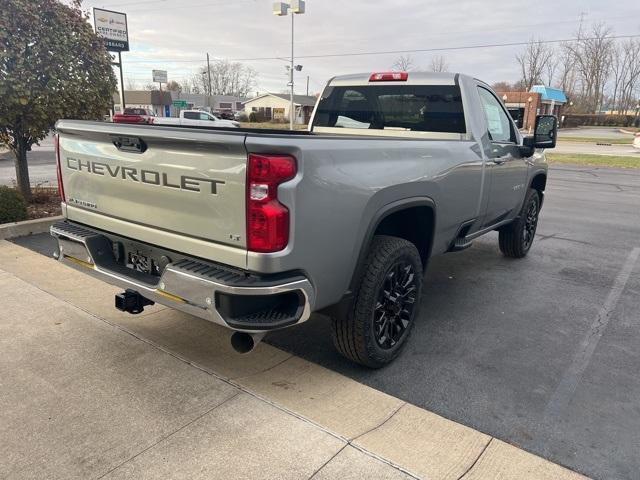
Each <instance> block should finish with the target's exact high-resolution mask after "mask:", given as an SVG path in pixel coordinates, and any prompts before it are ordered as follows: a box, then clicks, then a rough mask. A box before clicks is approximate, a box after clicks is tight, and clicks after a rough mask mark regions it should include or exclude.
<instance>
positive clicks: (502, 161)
mask: <svg viewBox="0 0 640 480" xmlns="http://www.w3.org/2000/svg"><path fill="white" fill-rule="evenodd" d="M491 161H492V162H493V163H495V164H496V165H502V164H503V163H505V162H506V161H507V159H506V158H504V157H500V158H492V159H491Z"/></svg>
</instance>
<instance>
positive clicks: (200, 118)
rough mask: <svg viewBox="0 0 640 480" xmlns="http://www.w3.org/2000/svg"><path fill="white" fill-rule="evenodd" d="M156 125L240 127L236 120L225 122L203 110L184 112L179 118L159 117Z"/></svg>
mask: <svg viewBox="0 0 640 480" xmlns="http://www.w3.org/2000/svg"><path fill="white" fill-rule="evenodd" d="M154 123H155V124H156V125H180V126H183V127H226V128H237V127H239V126H240V124H239V123H238V122H236V121H235V120H224V119H222V118H218V117H216V116H215V115H213V114H211V113H209V112H203V111H201V110H182V111H181V112H180V115H179V116H178V117H177V118H173V117H157V118H156V119H155V122H154Z"/></svg>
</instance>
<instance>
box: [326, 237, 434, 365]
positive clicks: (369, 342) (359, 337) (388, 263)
mask: <svg viewBox="0 0 640 480" xmlns="http://www.w3.org/2000/svg"><path fill="white" fill-rule="evenodd" d="M421 290H422V262H421V260H420V254H419V253H418V250H417V249H416V247H415V245H414V244H412V243H411V242H408V241H407V240H404V239H402V238H397V237H389V236H383V235H380V236H376V237H375V238H374V239H373V242H372V245H371V249H370V251H369V254H368V255H367V259H366V264H365V266H364V273H363V275H362V279H361V281H360V285H359V287H358V290H357V291H356V292H354V293H355V299H354V306H353V307H352V308H351V309H350V311H349V312H348V313H347V314H345V315H343V316H340V317H337V318H334V319H333V321H332V326H333V342H334V344H335V346H336V348H337V349H338V351H339V352H340V353H342V354H343V355H344V356H345V357H347V358H348V359H350V360H353V361H354V362H356V363H359V364H361V365H365V366H367V367H370V368H380V367H382V366H384V365H386V364H388V363H389V362H391V361H392V360H393V359H394V358H396V357H397V356H398V354H399V353H400V351H401V350H402V347H403V346H404V344H405V343H406V340H407V338H408V337H409V333H410V332H411V328H412V327H413V323H414V320H415V317H416V315H417V313H418V306H419V302H420V292H421Z"/></svg>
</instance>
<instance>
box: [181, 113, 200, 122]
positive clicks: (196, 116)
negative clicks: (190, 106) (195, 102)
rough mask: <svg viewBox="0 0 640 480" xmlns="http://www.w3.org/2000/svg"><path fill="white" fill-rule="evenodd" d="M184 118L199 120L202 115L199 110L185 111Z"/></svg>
mask: <svg viewBox="0 0 640 480" xmlns="http://www.w3.org/2000/svg"><path fill="white" fill-rule="evenodd" d="M184 118H186V119H187V120H198V119H199V118H200V115H199V114H198V113H197V112H184Z"/></svg>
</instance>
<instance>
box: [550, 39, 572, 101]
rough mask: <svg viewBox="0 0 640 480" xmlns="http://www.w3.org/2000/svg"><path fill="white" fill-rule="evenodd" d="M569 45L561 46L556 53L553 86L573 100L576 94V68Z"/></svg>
mask: <svg viewBox="0 0 640 480" xmlns="http://www.w3.org/2000/svg"><path fill="white" fill-rule="evenodd" d="M573 57H574V55H573V49H572V48H571V44H570V43H569V44H563V45H561V47H560V50H559V52H558V57H557V62H558V75H557V76H556V83H555V86H557V87H558V88H560V89H561V90H562V91H564V93H565V94H566V95H567V96H569V97H570V98H573V97H574V96H575V93H576V81H577V79H576V67H575V60H574V58H573Z"/></svg>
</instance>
